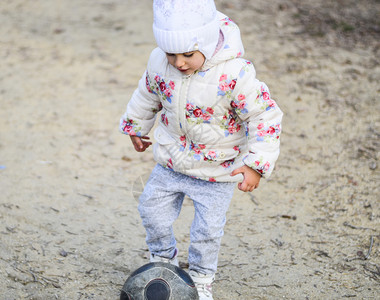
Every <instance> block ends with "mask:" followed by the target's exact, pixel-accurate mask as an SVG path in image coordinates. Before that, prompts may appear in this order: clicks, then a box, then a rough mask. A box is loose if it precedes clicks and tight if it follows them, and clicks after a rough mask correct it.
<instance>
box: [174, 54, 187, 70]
mask: <svg viewBox="0 0 380 300" xmlns="http://www.w3.org/2000/svg"><path fill="white" fill-rule="evenodd" d="M184 64H185V60H184V59H183V58H182V57H180V56H177V57H176V60H175V66H176V67H177V68H180V67H182V66H183V65H184Z"/></svg>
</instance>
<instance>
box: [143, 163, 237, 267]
mask: <svg viewBox="0 0 380 300" xmlns="http://www.w3.org/2000/svg"><path fill="white" fill-rule="evenodd" d="M234 187H235V183H230V182H209V181H205V180H200V179H195V178H191V177H189V176H187V175H183V174H181V173H177V172H174V171H172V170H168V169H165V168H164V167H162V166H161V165H157V166H156V167H155V168H154V169H153V171H152V174H151V175H150V177H149V179H148V182H147V184H146V186H145V188H144V191H143V193H142V194H141V196H140V203H139V207H138V209H139V212H140V216H141V218H142V222H143V225H144V227H145V230H146V233H147V237H146V242H147V244H148V247H149V251H150V252H151V253H152V254H154V255H158V256H161V257H166V258H172V257H173V256H174V253H175V249H176V240H175V237H174V233H173V226H172V225H173V223H174V221H175V220H176V219H177V218H178V216H179V213H180V211H181V207H182V203H183V199H184V197H185V195H187V196H188V197H189V198H190V199H192V201H193V203H194V208H195V215H194V220H193V222H192V225H191V228H190V247H189V265H190V269H191V270H195V271H197V272H200V273H203V274H211V273H215V272H216V269H217V264H218V253H219V248H220V242H221V238H222V236H223V227H224V225H225V223H226V212H227V210H228V207H229V204H230V202H231V198H232V194H233V191H234Z"/></svg>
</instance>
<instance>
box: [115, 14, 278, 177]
mask: <svg viewBox="0 0 380 300" xmlns="http://www.w3.org/2000/svg"><path fill="white" fill-rule="evenodd" d="M221 29H222V30H223V33H224V35H225V43H224V47H222V48H221V49H220V50H219V52H217V53H216V54H215V56H214V57H212V58H211V59H210V60H208V61H206V62H205V65H204V66H203V69H201V70H199V72H196V73H195V74H193V75H190V76H183V74H182V73H180V72H179V71H178V70H176V69H175V68H174V67H172V66H171V65H169V64H168V61H167V57H166V55H165V53H164V52H163V51H161V50H160V49H158V48H157V49H155V50H154V51H153V52H152V54H151V57H150V59H149V62H148V67H147V71H146V72H145V74H144V75H143V77H142V78H141V80H140V82H139V87H138V89H137V90H136V91H135V93H134V94H133V96H132V98H131V100H130V101H129V103H128V106H127V110H126V112H125V114H124V116H123V117H122V119H121V122H120V129H121V131H122V132H123V133H125V134H130V135H138V136H144V135H147V134H148V133H149V132H150V130H151V129H152V128H153V126H154V123H155V119H156V114H157V113H158V112H159V111H161V115H160V116H159V120H160V122H159V124H158V126H157V128H156V129H155V135H154V137H155V140H156V145H155V147H154V148H153V151H154V158H155V160H156V161H157V162H158V163H160V164H161V165H163V166H165V167H167V168H169V169H173V170H174V171H177V172H181V173H184V174H186V175H188V176H190V177H193V178H199V179H203V180H209V181H240V180H241V179H242V178H241V176H240V178H239V175H238V176H234V177H231V176H230V173H231V171H232V170H234V169H236V168H239V167H241V166H243V165H244V164H245V165H247V166H249V167H251V168H252V169H254V170H256V171H257V172H258V173H260V174H261V175H262V176H263V177H265V178H267V177H269V176H270V174H271V172H272V171H273V168H274V165H275V162H276V160H277V158H278V155H279V137H280V133H281V119H282V112H281V110H280V109H279V107H278V106H277V104H276V102H275V101H274V100H273V99H272V98H271V95H270V93H269V89H268V87H267V86H266V85H265V83H263V82H260V81H259V80H258V79H256V71H255V69H254V66H253V64H252V63H251V62H250V61H248V60H245V59H242V58H240V56H241V55H242V54H243V52H244V50H243V47H242V44H241V41H240V35H239V32H238V27H237V26H236V25H235V24H234V23H233V22H232V21H231V20H230V19H229V18H226V17H224V18H222V19H221ZM236 35H238V36H236ZM232 36H233V37H234V38H231V37H232ZM239 41H240V42H239ZM206 66H207V68H206ZM216 66H217V67H216Z"/></svg>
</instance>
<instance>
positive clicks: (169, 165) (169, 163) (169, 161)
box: [166, 158, 173, 169]
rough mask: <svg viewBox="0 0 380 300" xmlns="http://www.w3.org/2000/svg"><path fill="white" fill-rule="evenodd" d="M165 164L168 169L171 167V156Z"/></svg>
mask: <svg viewBox="0 0 380 300" xmlns="http://www.w3.org/2000/svg"><path fill="white" fill-rule="evenodd" d="M166 166H167V167H168V168H169V169H173V161H172V159H171V158H169V160H168V162H167V164H166Z"/></svg>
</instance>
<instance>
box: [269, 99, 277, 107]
mask: <svg viewBox="0 0 380 300" xmlns="http://www.w3.org/2000/svg"><path fill="white" fill-rule="evenodd" d="M268 105H269V106H270V107H275V106H276V102H274V101H273V100H272V99H269V100H268Z"/></svg>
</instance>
